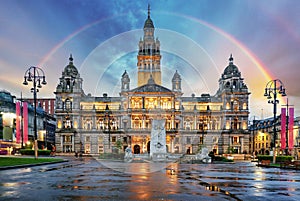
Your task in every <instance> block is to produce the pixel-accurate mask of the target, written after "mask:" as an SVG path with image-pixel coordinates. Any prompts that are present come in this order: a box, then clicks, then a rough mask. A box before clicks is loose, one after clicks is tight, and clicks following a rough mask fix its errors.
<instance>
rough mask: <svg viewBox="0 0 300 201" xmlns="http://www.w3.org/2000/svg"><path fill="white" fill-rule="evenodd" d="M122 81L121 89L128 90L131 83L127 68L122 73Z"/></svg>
mask: <svg viewBox="0 0 300 201" xmlns="http://www.w3.org/2000/svg"><path fill="white" fill-rule="evenodd" d="M121 83H122V86H121V91H128V90H129V85H130V78H129V75H128V73H127V71H126V70H125V72H124V73H123V75H122V78H121Z"/></svg>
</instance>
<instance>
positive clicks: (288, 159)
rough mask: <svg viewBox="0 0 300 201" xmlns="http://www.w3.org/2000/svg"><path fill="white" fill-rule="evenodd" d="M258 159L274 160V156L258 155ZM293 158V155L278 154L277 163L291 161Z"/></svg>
mask: <svg viewBox="0 0 300 201" xmlns="http://www.w3.org/2000/svg"><path fill="white" fill-rule="evenodd" d="M257 159H258V161H262V160H270V161H273V156H270V155H258V156H257ZM291 160H293V157H292V156H276V163H282V162H285V161H291Z"/></svg>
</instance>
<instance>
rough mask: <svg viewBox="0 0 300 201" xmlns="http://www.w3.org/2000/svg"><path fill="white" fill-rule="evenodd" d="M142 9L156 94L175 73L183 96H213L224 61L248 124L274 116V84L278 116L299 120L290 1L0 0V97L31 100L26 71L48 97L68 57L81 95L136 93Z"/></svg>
mask: <svg viewBox="0 0 300 201" xmlns="http://www.w3.org/2000/svg"><path fill="white" fill-rule="evenodd" d="M148 4H150V7H151V19H152V20H153V22H154V26H155V37H157V38H158V39H159V40H160V43H161V54H162V60H161V67H162V85H163V86H165V87H167V88H171V79H172V76H173V74H174V73H175V71H176V70H177V71H178V73H179V74H180V75H181V78H182V85H183V87H182V88H183V92H184V96H191V94H195V95H196V96H200V95H201V94H202V93H209V94H211V95H214V94H215V93H216V92H217V89H218V80H219V78H220V77H221V75H222V73H223V72H224V69H225V68H226V66H228V63H229V61H228V59H229V57H230V55H231V54H232V55H233V58H234V64H235V65H236V66H237V67H238V68H239V70H240V71H241V74H242V77H243V78H244V83H245V84H246V85H247V86H248V89H249V91H250V92H251V95H250V101H249V108H250V114H249V117H250V119H253V118H256V119H260V118H267V117H272V116H273V105H272V104H268V103H267V102H268V100H267V98H266V97H264V96H263V95H264V90H265V88H266V85H267V83H268V82H269V81H271V80H275V79H279V80H280V81H281V82H282V84H283V86H284V87H285V88H286V93H287V97H281V96H280V95H279V101H280V102H279V104H278V111H280V110H279V108H280V107H284V106H283V105H285V104H286V102H287V98H288V103H289V104H291V105H293V107H295V114H296V116H300V101H299V100H300V87H299V84H298V82H299V75H300V66H299V64H300V55H299V53H300V12H299V11H300V1H298V0H243V1H242V0H227V1H222V0H189V1H186V0H149V1H145V0H140V1H138V0H110V1H107V0H88V1H86V0H60V1H58V0H26V1H25V0H0V48H1V49H0V50H1V51H0V90H6V91H9V92H10V93H11V94H12V95H15V96H16V97H20V94H21V93H22V94H23V97H32V94H31V93H30V87H29V86H24V85H22V83H23V77H24V73H25V72H26V70H27V69H28V68H29V67H30V66H37V67H40V68H42V69H43V70H44V72H45V75H46V81H47V85H45V86H44V87H43V88H42V89H40V92H39V93H38V97H50V98H54V97H55V96H54V93H53V92H54V91H55V89H56V86H57V84H58V82H59V78H60V77H61V76H62V71H63V70H64V68H65V66H66V65H68V62H69V56H70V54H72V57H73V58H74V65H75V66H76V67H77V68H78V70H79V72H80V76H81V77H82V78H83V89H84V92H85V93H86V94H89V93H90V94H92V95H93V96H102V94H103V93H108V95H109V96H119V92H120V80H121V75H122V74H123V72H124V71H125V70H126V71H127V72H128V73H129V76H130V79H131V84H130V88H131V89H133V88H135V87H136V84H137V83H136V81H137V68H136V63H137V61H136V58H137V50H138V41H139V40H140V38H141V37H143V31H142V28H143V25H144V22H145V20H146V19H147V8H148Z"/></svg>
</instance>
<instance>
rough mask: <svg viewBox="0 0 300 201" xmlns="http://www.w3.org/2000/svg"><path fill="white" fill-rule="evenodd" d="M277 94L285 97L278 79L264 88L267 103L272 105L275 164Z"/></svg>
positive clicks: (283, 88) (282, 86)
mask: <svg viewBox="0 0 300 201" xmlns="http://www.w3.org/2000/svg"><path fill="white" fill-rule="evenodd" d="M277 94H281V96H286V93H285V87H284V85H283V83H282V82H281V81H280V80H279V79H275V80H270V81H269V82H268V83H267V85H266V88H265V94H264V96H266V97H267V98H268V99H269V100H268V103H270V104H273V115H274V121H273V133H274V138H273V145H272V148H273V156H274V157H273V163H275V162H276V158H275V157H276V156H275V148H276V138H277V134H276V112H277V104H278V103H279V100H278V99H277ZM272 96H273V100H271V99H272Z"/></svg>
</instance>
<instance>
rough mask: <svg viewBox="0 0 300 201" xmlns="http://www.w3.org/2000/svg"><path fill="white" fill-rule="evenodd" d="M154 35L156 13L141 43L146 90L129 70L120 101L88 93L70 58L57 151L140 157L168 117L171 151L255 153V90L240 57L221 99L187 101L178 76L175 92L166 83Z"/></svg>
mask: <svg viewBox="0 0 300 201" xmlns="http://www.w3.org/2000/svg"><path fill="white" fill-rule="evenodd" d="M154 30H155V29H154V25H153V21H152V20H151V18H150V12H149V10H148V18H147V19H146V21H145V24H144V36H143V39H141V40H140V41H139V43H138V48H139V50H138V55H137V60H138V61H137V70H138V77H137V79H138V81H137V83H138V86H137V87H136V88H133V89H131V88H130V77H129V74H128V73H127V72H126V71H125V72H124V73H123V74H122V76H121V89H120V96H119V97H109V96H107V94H103V96H101V97H95V96H91V95H85V93H84V91H83V90H82V84H83V79H82V78H81V77H80V74H79V72H78V70H77V68H76V67H75V66H74V64H73V58H72V56H70V58H69V64H68V65H67V66H66V67H65V69H64V71H63V73H62V77H61V78H60V80H59V84H58V85H57V88H56V91H55V94H56V108H55V114H56V117H57V130H56V147H57V151H62V152H74V151H83V152H85V153H92V154H98V153H109V152H113V151H115V150H116V149H117V148H119V149H121V150H124V149H125V148H126V147H127V146H129V145H130V146H131V147H132V150H133V152H134V153H135V154H139V153H141V154H142V153H148V152H149V149H150V133H151V122H152V120H153V119H158V118H161V119H165V122H166V124H165V128H166V142H167V151H168V152H170V153H196V152H197V151H198V150H199V148H201V147H207V148H208V149H209V150H210V151H214V152H215V153H216V154H223V153H228V152H234V153H248V152H249V131H248V126H247V125H248V114H249V109H248V98H249V94H250V93H249V91H248V88H247V86H246V85H245V83H244V81H243V78H242V77H241V73H240V71H239V70H238V68H237V66H235V65H234V64H233V57H232V56H230V58H229V65H228V66H227V67H226V68H225V70H224V72H223V74H222V75H221V78H220V79H219V89H218V91H217V92H216V94H215V95H213V96H211V95H210V94H202V95H201V96H200V97H197V96H195V95H192V96H190V97H184V96H183V92H182V89H181V76H180V74H179V72H177V71H176V72H174V75H173V77H170V82H171V84H172V88H171V89H168V88H166V87H164V86H161V65H160V60H161V54H160V41H159V40H158V39H154Z"/></svg>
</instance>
